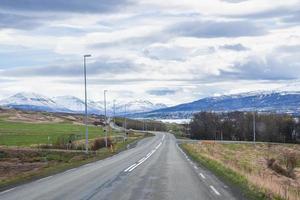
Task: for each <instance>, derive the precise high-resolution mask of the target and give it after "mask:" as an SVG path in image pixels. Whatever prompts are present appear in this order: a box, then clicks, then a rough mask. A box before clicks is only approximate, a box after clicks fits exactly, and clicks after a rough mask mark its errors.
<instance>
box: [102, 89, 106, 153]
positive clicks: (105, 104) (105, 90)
mask: <svg viewBox="0 0 300 200" xmlns="http://www.w3.org/2000/svg"><path fill="white" fill-rule="evenodd" d="M106 92H107V90H104V92H103V93H104V124H105V147H106V148H107V129H106V123H107V117H106Z"/></svg>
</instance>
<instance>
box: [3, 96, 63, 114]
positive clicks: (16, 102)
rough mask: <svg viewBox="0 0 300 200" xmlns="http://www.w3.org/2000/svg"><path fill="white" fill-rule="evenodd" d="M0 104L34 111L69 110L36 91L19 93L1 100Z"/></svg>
mask: <svg viewBox="0 0 300 200" xmlns="http://www.w3.org/2000/svg"><path fill="white" fill-rule="evenodd" d="M0 105H2V106H5V107H9V108H18V109H24V110H34V111H50V112H55V111H57V112H68V111H69V110H68V109H67V108H65V107H63V106H60V105H58V104H57V103H56V102H55V101H53V100H52V99H50V98H48V97H45V96H43V95H40V94H36V93H29V92H22V93H17V94H15V95H13V96H11V97H9V98H7V99H4V100H1V101H0Z"/></svg>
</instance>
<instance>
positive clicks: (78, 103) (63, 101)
mask: <svg viewBox="0 0 300 200" xmlns="http://www.w3.org/2000/svg"><path fill="white" fill-rule="evenodd" d="M106 105H107V106H106V109H107V114H108V115H111V114H112V113H113V102H109V101H108V102H107V104H106ZM125 105H126V114H132V113H141V112H149V111H152V110H157V109H161V108H166V105H164V104H153V103H151V102H150V101H146V100H137V101H131V102H128V103H125V102H121V103H118V102H116V104H115V111H116V112H115V113H116V114H117V115H124V114H125ZM0 106H4V107H9V108H17V109H23V110H34V111H47V112H68V113H84V111H85V105H84V101H83V100H81V99H79V98H77V97H74V96H58V97H53V98H48V97H45V96H43V95H40V94H36V93H25V92H23V93H18V94H15V95H13V96H11V97H9V98H7V99H4V100H1V101H0ZM88 112H89V113H90V114H104V103H103V101H91V100H88Z"/></svg>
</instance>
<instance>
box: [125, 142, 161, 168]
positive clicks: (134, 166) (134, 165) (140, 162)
mask: <svg viewBox="0 0 300 200" xmlns="http://www.w3.org/2000/svg"><path fill="white" fill-rule="evenodd" d="M161 144H162V142H160V143H159V144H158V145H157V146H156V147H155V149H153V150H152V151H151V152H149V153H148V154H147V156H146V157H143V158H142V159H140V160H139V161H138V163H135V164H133V165H131V166H129V167H128V168H127V169H125V170H124V172H131V171H133V170H134V169H135V168H137V167H138V166H139V165H140V164H142V163H143V162H145V161H146V160H147V159H148V158H149V157H150V156H152V154H154V153H155V151H156V150H157V149H158V148H159V147H160V146H161Z"/></svg>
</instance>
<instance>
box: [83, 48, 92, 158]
mask: <svg viewBox="0 0 300 200" xmlns="http://www.w3.org/2000/svg"><path fill="white" fill-rule="evenodd" d="M88 57H91V55H89V54H87V55H84V56H83V68H84V100H85V106H84V107H85V109H84V110H85V152H86V153H88V151H89V148H88V145H89V129H88V113H87V90H86V58H88Z"/></svg>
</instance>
